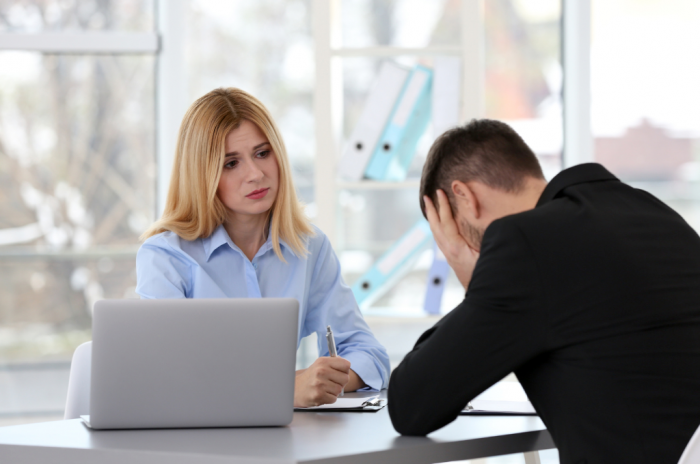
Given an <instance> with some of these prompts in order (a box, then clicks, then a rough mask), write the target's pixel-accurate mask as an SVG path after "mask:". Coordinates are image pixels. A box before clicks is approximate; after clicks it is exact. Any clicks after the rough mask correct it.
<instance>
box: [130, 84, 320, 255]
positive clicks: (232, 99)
mask: <svg viewBox="0 0 700 464" xmlns="http://www.w3.org/2000/svg"><path fill="white" fill-rule="evenodd" d="M242 121H250V122H252V123H253V124H255V125H256V126H257V127H258V128H259V129H260V130H261V131H262V133H263V134H265V137H267V140H268V141H269V142H270V145H271V146H272V151H273V152H274V154H275V157H276V159H277V164H278V166H279V190H278V192H277V198H275V202H274V203H273V205H272V208H271V209H270V211H268V217H270V216H271V217H272V220H271V221H270V237H271V240H272V246H273V248H274V250H275V253H276V254H277V256H278V257H279V258H280V259H281V260H282V261H285V259H284V257H283V256H282V251H281V249H280V244H279V241H280V239H282V240H284V241H285V242H286V243H287V244H288V245H289V246H290V247H291V248H292V251H293V252H294V253H295V254H296V255H298V256H300V255H304V254H306V253H307V249H306V245H305V240H304V238H305V236H308V235H312V234H313V229H312V228H311V225H310V223H309V220H308V219H307V218H306V216H305V215H304V212H303V209H302V208H303V206H302V205H301V203H299V201H298V200H297V196H296V191H295V189H294V184H293V183H292V175H291V169H290V166H289V160H288V158H287V151H286V149H285V147H284V142H283V141H282V137H281V135H280V132H279V129H278V128H277V126H276V125H275V122H274V121H273V120H272V116H270V113H269V112H268V111H267V109H266V108H265V106H263V104H262V103H260V101H259V100H258V99H257V98H255V97H253V96H252V95H250V94H248V93H246V92H244V91H242V90H240V89H235V88H232V87H229V88H221V89H215V90H212V91H211V92H209V93H208V94H206V95H204V96H203V97H201V98H199V99H198V100H197V101H195V102H194V103H193V104H192V106H190V108H189V109H188V110H187V113H186V114H185V117H184V118H183V120H182V124H181V125H180V131H179V133H178V136H177V147H176V149H175V160H174V164H173V172H172V175H171V177H170V187H169V189H168V197H167V200H166V202H165V210H164V211H163V215H162V216H161V218H160V219H159V220H158V221H156V222H155V223H153V225H151V227H150V228H149V229H148V230H147V231H146V232H144V234H143V235H142V236H141V239H146V238H148V237H151V236H152V235H155V234H159V233H161V232H165V231H168V230H169V231H172V232H174V233H176V234H177V235H178V236H180V237H181V238H183V239H185V240H195V239H197V238H204V237H209V236H210V235H211V234H212V233H213V232H214V230H215V229H216V228H217V227H218V226H219V225H221V224H222V223H223V222H224V221H225V220H226V216H227V208H226V206H224V204H223V203H222V202H221V200H219V197H218V196H217V194H216V191H217V188H218V186H219V179H220V178H221V172H222V171H223V165H224V157H225V151H226V150H225V140H226V136H227V135H228V133H229V132H231V131H232V130H233V129H236V128H237V127H238V126H239V125H240V124H241V122H242Z"/></svg>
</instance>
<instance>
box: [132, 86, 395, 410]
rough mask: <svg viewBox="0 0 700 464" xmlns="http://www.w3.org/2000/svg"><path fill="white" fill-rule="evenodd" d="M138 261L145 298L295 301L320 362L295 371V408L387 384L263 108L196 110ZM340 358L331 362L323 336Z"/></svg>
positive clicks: (202, 103) (245, 97)
mask: <svg viewBox="0 0 700 464" xmlns="http://www.w3.org/2000/svg"><path fill="white" fill-rule="evenodd" d="M142 238H147V240H146V241H145V242H144V243H143V245H142V246H141V248H140V249H139V252H138V255H137V257H136V273H137V287H136V291H137V293H138V294H139V295H141V297H142V298H260V297H292V298H296V299H297V300H298V301H299V304H300V320H299V337H298V341H299V342H300V341H301V339H302V338H304V337H305V336H307V335H309V334H311V333H312V332H316V333H317V334H318V340H319V343H318V346H319V352H320V353H324V354H325V356H324V357H320V358H318V359H317V360H316V361H315V362H314V363H313V364H312V365H311V366H310V367H309V368H308V369H303V370H300V371H297V374H296V382H295V389H294V405H295V406H297V407H308V406H313V405H320V404H326V403H333V402H335V400H336V399H337V397H338V395H339V394H340V393H341V391H342V390H343V388H344V389H345V391H354V390H357V389H360V388H370V389H375V390H379V389H381V388H384V387H386V386H387V383H388V379H389V359H388V356H387V353H386V350H385V349H384V347H382V346H381V345H380V344H379V342H378V341H377V340H376V339H375V338H374V336H373V335H372V333H371V331H370V329H369V327H368V326H367V324H366V323H365V321H364V320H363V318H362V315H361V314H360V312H359V309H358V307H357V303H356V302H355V298H354V297H353V294H352V292H351V291H350V289H349V288H348V286H347V285H346V284H345V283H344V282H343V279H342V277H341V274H340V266H339V263H338V259H337V257H336V255H335V253H334V252H333V250H332V248H331V245H330V242H329V241H328V238H327V237H326V236H325V235H324V234H323V233H322V232H321V231H320V230H319V229H317V228H316V227H314V226H312V225H311V224H310V223H309V221H308V219H307V218H306V217H305V216H304V214H303V211H302V207H301V205H300V204H299V202H298V201H297V198H296V193H295V190H294V185H293V184H292V178H291V170H290V167H289V161H288V159H287V154H286V151H285V148H284V143H283V142H282V137H281V136H280V133H279V130H278V129H277V126H276V125H275V123H274V121H273V120H272V117H271V116H270V114H269V113H268V111H267V109H265V107H264V106H263V105H262V103H260V102H259V101H258V100H257V99H256V98H254V97H253V96H251V95H249V94H247V93H245V92H243V91H241V90H238V89H234V88H228V89H216V90H214V91H212V92H209V93H208V94H206V95H204V96H203V97H202V98H200V99H199V100H197V101H196V102H194V104H193V105H192V106H191V107H190V108H189V110H188V111H187V113H186V114H185V117H184V119H183V121H182V125H181V127H180V132H179V134H178V142H177V148H176V153H175V161H174V166H173V172H172V177H171V180H170V189H169V191H168V198H167V201H166V205H165V211H164V212H163V216H162V217H161V218H160V220H158V221H157V222H155V223H154V224H153V225H152V226H151V228H150V229H148V230H147V231H146V232H145V233H144V235H143V237H142ZM327 325H330V326H331V327H332V328H333V331H334V335H335V339H336V343H337V346H338V356H339V357H335V358H331V357H328V348H327V347H326V339H325V335H324V334H325V328H326V326H327Z"/></svg>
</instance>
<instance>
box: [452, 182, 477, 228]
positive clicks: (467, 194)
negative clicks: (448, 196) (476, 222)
mask: <svg viewBox="0 0 700 464" xmlns="http://www.w3.org/2000/svg"><path fill="white" fill-rule="evenodd" d="M451 187H452V194H453V195H454V197H455V200H456V203H457V205H456V206H457V209H458V211H460V212H461V214H464V215H466V216H467V218H473V219H479V216H481V205H480V204H479V200H478V199H477V197H476V194H475V193H474V190H473V189H472V188H471V187H470V186H469V184H465V183H464V182H462V181H459V180H455V181H452V185H451Z"/></svg>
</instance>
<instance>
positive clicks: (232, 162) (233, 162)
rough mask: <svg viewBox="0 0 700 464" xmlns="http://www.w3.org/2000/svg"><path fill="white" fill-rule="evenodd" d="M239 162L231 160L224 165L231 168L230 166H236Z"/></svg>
mask: <svg viewBox="0 0 700 464" xmlns="http://www.w3.org/2000/svg"><path fill="white" fill-rule="evenodd" d="M237 164H238V161H237V160H231V161H229V162H228V163H226V164H224V167H225V168H229V169H230V168H232V167H234V166H235V165H237Z"/></svg>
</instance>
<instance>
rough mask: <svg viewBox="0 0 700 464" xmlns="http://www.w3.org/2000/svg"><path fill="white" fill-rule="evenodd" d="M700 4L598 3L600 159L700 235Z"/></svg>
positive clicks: (594, 106)
mask: <svg viewBox="0 0 700 464" xmlns="http://www.w3.org/2000/svg"><path fill="white" fill-rule="evenodd" d="M699 22H700V4H698V3H697V2H694V1H692V0H674V1H659V0H653V1H645V2H634V1H628V0H609V1H598V0H596V1H594V2H593V4H592V15H591V32H592V34H591V35H592V38H591V99H592V102H591V115H592V117H591V123H592V132H593V137H594V151H595V160H596V161H597V162H599V163H601V164H603V165H604V166H606V167H607V168H608V169H610V170H611V171H612V172H613V174H615V175H617V176H618V177H620V179H621V180H623V181H625V182H629V183H631V184H632V185H634V186H636V187H640V188H643V189H644V190H647V191H649V192H650V193H652V194H654V195H656V196H657V197H658V198H659V199H661V200H662V201H664V202H665V203H667V204H669V205H670V206H671V207H672V208H674V209H675V210H676V211H678V212H679V213H680V214H681V215H682V216H684V218H685V219H686V220H687V221H688V222H689V223H690V225H691V226H693V227H694V228H695V229H696V230H700V203H698V199H699V197H698V190H697V186H698V181H700V163H699V161H700V87H698V84H697V83H698V82H700V57H698V56H697V54H693V53H689V51H690V50H693V49H695V48H697V46H698V45H699V44H700V29H698V27H697V25H698V23H699Z"/></svg>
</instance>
